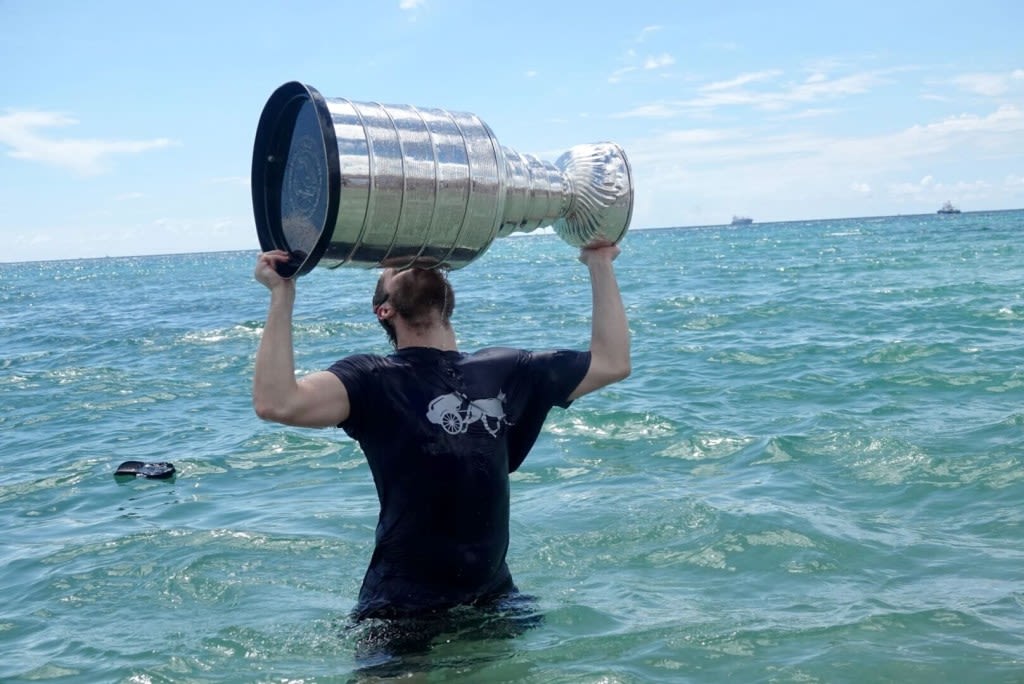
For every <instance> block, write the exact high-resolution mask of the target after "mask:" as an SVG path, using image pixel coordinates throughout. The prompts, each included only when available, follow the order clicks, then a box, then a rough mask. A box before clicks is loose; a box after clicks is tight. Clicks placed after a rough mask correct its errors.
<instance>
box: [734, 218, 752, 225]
mask: <svg viewBox="0 0 1024 684" xmlns="http://www.w3.org/2000/svg"><path fill="white" fill-rule="evenodd" d="M753 222H754V219H752V218H750V217H749V216H733V217H732V225H734V226H749V225H750V224H751V223H753Z"/></svg>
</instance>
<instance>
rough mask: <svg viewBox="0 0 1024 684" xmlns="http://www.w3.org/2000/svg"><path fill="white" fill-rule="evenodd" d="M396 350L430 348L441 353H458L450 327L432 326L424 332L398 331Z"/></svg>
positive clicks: (453, 333) (453, 332)
mask: <svg viewBox="0 0 1024 684" xmlns="http://www.w3.org/2000/svg"><path fill="white" fill-rule="evenodd" d="M397 332H398V344H397V345H396V349H402V348H404V347H431V348H433V349H440V350H441V351H458V348H457V346H456V343H455V331H454V330H452V328H451V326H445V327H438V326H432V327H430V328H428V329H426V330H412V329H405V330H402V329H399V330H398V331H397Z"/></svg>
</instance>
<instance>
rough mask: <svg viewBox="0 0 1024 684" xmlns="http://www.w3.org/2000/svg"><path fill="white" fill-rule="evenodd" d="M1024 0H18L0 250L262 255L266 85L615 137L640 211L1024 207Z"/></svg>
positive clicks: (2, 89)
mask: <svg viewBox="0 0 1024 684" xmlns="http://www.w3.org/2000/svg"><path fill="white" fill-rule="evenodd" d="M1022 26H1024V3H1021V2H1019V1H1017V0H1006V1H1003V2H995V1H986V0H979V1H975V2H957V3H943V2H937V1H932V2H899V1H892V0H890V1H889V2H873V1H862V2H856V3H848V2H844V3H827V2H820V0H819V1H818V2H795V1H794V2H786V1H776V2H732V1H730V0H717V1H716V2H699V3H698V2H683V1H676V2H673V1H672V0H657V1H655V2H648V1H646V0H632V1H631V2H602V1H591V2H558V1H557V0H546V1H544V2H540V1H536V2H535V1H533V0H525V1H521V2H515V3H509V2H484V1H483V0H362V1H360V2H350V1H348V0H333V1H331V2H312V1H301V0H296V1H294V2H288V3H284V2H261V1H254V2H230V1H223V2H217V1H215V0H204V1H203V2H192V1H190V0H180V1H177V2H173V3H171V2H138V1H137V0H135V1H132V2H121V1H115V0H92V1H90V2H77V1H76V2H70V1H67V0H63V1H62V0H50V1H47V2H36V1H33V0H0V240H2V243H3V249H2V251H0V261H22V260H35V259H61V258H76V257H97V256H105V255H109V256H117V255H131V254H157V253H178V252H196V251H215V250H234V249H254V250H255V249H257V248H258V243H257V240H256V235H255V229H254V228H253V222H252V205H251V200H250V194H249V181H248V173H249V165H250V161H251V153H252V139H253V134H254V132H255V128H256V122H257V121H258V119H259V114H260V111H261V109H262V107H263V104H264V102H265V101H266V99H267V97H268V96H269V95H270V93H271V92H273V90H274V89H275V88H277V87H278V86H279V85H280V84H282V83H284V82H287V81H292V80H299V81H303V82H305V83H308V84H309V85H312V86H313V87H315V88H316V89H318V90H319V91H320V92H321V93H323V94H324V95H325V96H327V97H345V98H348V99H351V100H357V101H379V102H385V103H400V104H412V105H418V106H426V107H440V108H445V109H450V110H458V111H468V112H473V113H475V114H477V115H478V116H480V118H482V119H483V120H484V121H486V122H487V123H488V124H489V125H490V126H491V128H492V129H493V130H494V132H495V134H496V135H497V137H498V140H499V141H500V142H501V143H502V144H503V145H505V146H507V147H510V148H512V149H514V150H516V151H518V152H524V153H532V154H536V155H538V156H540V157H541V158H542V159H546V160H549V161H553V160H554V159H556V158H557V157H558V155H560V154H561V153H562V152H563V151H565V150H566V149H568V148H569V147H571V146H573V145H575V144H578V143H584V142H594V141H600V140H614V141H616V142H618V143H619V144H620V145H622V146H623V148H624V149H625V150H626V153H627V155H628V157H629V159H630V162H631V164H632V167H633V172H634V182H635V187H636V205H635V209H634V215H633V223H632V228H634V229H639V228H653V227H664V226H690V225H709V224H722V223H727V222H728V221H729V220H730V218H731V217H732V215H733V214H747V215H750V216H752V217H754V218H755V220H757V221H759V222H760V221H783V220H797V219H817V218H832V217H848V216H871V215H888V214H898V213H904V214H905V213H926V212H933V211H935V210H936V209H937V208H938V207H939V205H941V204H942V202H944V201H945V200H947V199H948V200H952V201H953V202H954V203H955V204H957V205H959V206H960V207H961V208H962V209H964V210H965V211H972V210H987V209H1010V208H1020V207H1024V47H1022V46H1024V40H1022V38H1021V33H1020V31H1021V27H1022Z"/></svg>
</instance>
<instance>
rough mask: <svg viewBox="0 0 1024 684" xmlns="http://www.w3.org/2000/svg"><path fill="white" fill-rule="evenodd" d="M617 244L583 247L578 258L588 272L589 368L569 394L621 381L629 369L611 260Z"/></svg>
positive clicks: (622, 313) (625, 332) (623, 321)
mask: <svg viewBox="0 0 1024 684" xmlns="http://www.w3.org/2000/svg"><path fill="white" fill-rule="evenodd" d="M619 251H620V250H619V248H618V246H617V245H600V246H593V247H584V248H583V249H581V250H580V261H582V262H583V263H584V264H586V265H587V269H588V270H589V271H590V288H591V293H592V296H593V307H594V311H593V320H592V322H591V330H590V368H589V370H587V374H586V375H585V376H584V377H583V380H582V381H581V382H580V384H579V385H578V386H577V387H576V389H575V390H573V392H572V394H570V395H569V398H570V399H577V398H579V397H581V396H583V395H584V394H587V393H589V392H593V391H594V390H597V389H600V388H602V387H604V386H605V385H610V384H612V383H613V382H618V381H619V380H624V379H625V378H627V377H628V376H629V374H630V371H631V364H630V359H629V324H628V322H627V321H626V310H625V308H624V307H623V305H622V295H621V294H620V293H619V284H618V282H617V281H616V279H615V269H614V268H613V267H612V262H613V261H614V260H615V257H617V256H618V255H619Z"/></svg>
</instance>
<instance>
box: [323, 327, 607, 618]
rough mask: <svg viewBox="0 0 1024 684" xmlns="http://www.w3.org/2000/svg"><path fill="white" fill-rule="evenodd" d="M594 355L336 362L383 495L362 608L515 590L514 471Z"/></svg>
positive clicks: (414, 355)
mask: <svg viewBox="0 0 1024 684" xmlns="http://www.w3.org/2000/svg"><path fill="white" fill-rule="evenodd" d="M589 365H590V354H589V353H588V352H575V351H555V352H543V353H536V352H528V351H523V350H518V349H506V348H492V349H484V350H481V351H479V352H476V353H475V354H464V353H461V352H454V351H451V352H446V351H441V350H438V349H431V348H425V347H412V348H403V349H400V350H398V351H396V352H395V353H394V354H391V355H390V356H386V357H383V356H375V355H370V354H360V355H356V356H350V357H348V358H345V359H343V360H341V361H338V362H337V363H335V364H334V365H333V366H331V368H330V371H331V372H332V373H334V374H335V375H336V376H338V378H340V379H341V381H342V382H343V383H344V384H345V389H346V391H347V393H348V397H349V402H350V405H351V410H350V414H349V417H348V419H347V420H346V421H345V422H344V423H342V424H341V425H339V427H341V428H343V429H344V430H345V432H346V433H348V434H349V436H351V437H352V438H353V439H355V440H356V441H358V442H359V445H360V446H361V447H362V450H363V453H364V454H365V455H366V459H367V462H368V463H369V465H370V471H371V472H372V474H373V481H374V484H376V486H377V497H378V499H379V500H380V518H379V519H378V522H377V533H376V547H375V548H374V552H373V557H372V558H371V560H370V566H369V568H368V569H367V571H366V576H365V577H364V579H363V585H362V589H361V590H360V592H359V605H358V606H357V608H356V616H357V617H360V618H362V617H370V616H385V617H386V616H399V615H408V614H416V613H420V612H423V611H429V610H434V609H443V608H447V607H451V606H455V605H459V604H468V603H477V602H481V601H487V600H489V599H492V598H495V597H498V596H501V595H503V594H506V593H509V592H511V591H514V590H515V587H514V585H513V584H512V577H511V576H510V574H509V571H508V566H507V565H506V563H505V554H506V552H507V550H508V522H509V482H508V474H509V473H510V472H513V471H514V470H516V469H517V468H518V467H519V465H520V464H521V463H522V462H523V459H525V458H526V454H527V453H528V452H529V450H530V448H531V447H532V446H533V443H534V442H535V441H536V439H537V435H538V434H539V433H540V429H541V427H542V425H543V423H544V419H545V418H546V416H547V414H548V412H549V411H550V409H551V408H552V407H553V406H562V407H567V406H568V405H569V401H568V397H569V394H571V393H572V391H573V390H574V389H575V388H576V387H577V385H579V383H580V381H581V380H582V379H583V376H584V375H586V372H587V369H588V368H589Z"/></svg>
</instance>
